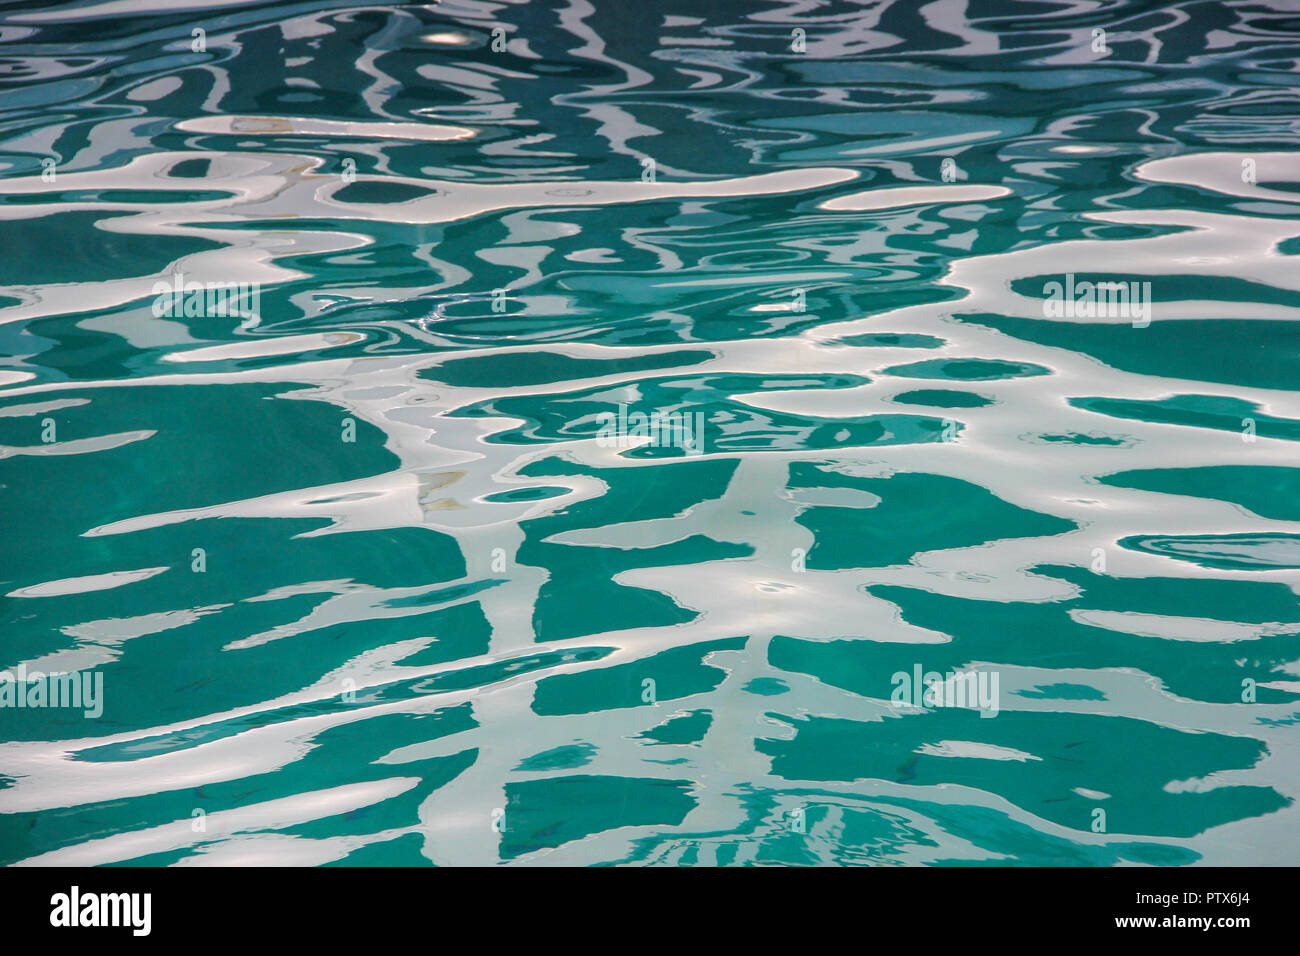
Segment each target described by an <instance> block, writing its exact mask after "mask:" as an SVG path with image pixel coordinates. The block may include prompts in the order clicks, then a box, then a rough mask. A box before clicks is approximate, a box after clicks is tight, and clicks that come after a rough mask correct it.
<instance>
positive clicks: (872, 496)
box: [0, 0, 1300, 866]
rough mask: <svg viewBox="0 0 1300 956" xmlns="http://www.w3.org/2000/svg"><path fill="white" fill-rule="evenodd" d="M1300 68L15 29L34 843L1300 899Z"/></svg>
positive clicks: (838, 20) (27, 805)
mask: <svg viewBox="0 0 1300 956" xmlns="http://www.w3.org/2000/svg"><path fill="white" fill-rule="evenodd" d="M196 31H199V32H197V33H196ZM1095 31H1105V32H1104V33H1101V34H1098V33H1095ZM1297 62H1300V11H1298V10H1297V9H1296V7H1295V5H1294V4H1288V3H1285V2H1281V0H1277V2H1275V3H1273V4H1269V3H1252V4H1231V5H1229V4H1218V3H1181V4H1177V5H1176V6H1172V7H1169V6H1166V5H1164V4H1139V3H1123V2H1117V3H1111V4H1107V5H1105V6H1098V7H1092V6H1087V5H1080V6H1076V7H1069V6H1068V5H1049V4H1025V3H1016V4H1011V3H1001V2H983V0H980V2H971V3H948V2H942V3H931V4H928V5H921V4H916V3H906V2H902V0H897V2H892V3H890V2H885V3H863V4H850V3H844V4H802V3H779V2H777V3H757V2H756V3H727V4H724V3H700V2H684V0H666V2H656V3H622V2H606V0H599V2H596V3H594V5H593V4H592V3H589V2H587V0H571V2H567V3H551V2H528V3H522V2H514V3H496V4H490V3H456V2H443V3H440V4H437V5H431V6H391V7H389V6H369V5H356V4H355V3H347V4H345V3H320V2H306V3H287V4H278V5H274V4H255V3H241V2H238V0H233V2H232V0H223V2H216V0H213V2H211V3H208V4H201V3H194V4H190V5H188V6H182V5H180V4H169V3H163V2H161V0H140V2H134V0H132V2H118V0H103V2H89V3H57V4H36V3H31V4H7V5H5V6H4V7H3V8H2V9H0V220H2V222H0V235H2V236H3V239H4V251H5V255H4V256H3V257H0V353H3V356H4V359H3V363H2V364H0V528H2V529H3V535H4V547H3V548H2V549H0V594H2V595H3V596H2V597H0V613H2V614H3V627H2V628H0V635H3V638H2V641H3V643H2V645H0V647H2V651H3V652H2V653H0V668H6V669H7V670H8V672H9V673H10V674H13V675H18V676H15V678H14V680H13V681H9V682H8V683H7V685H6V686H7V691H6V692H7V693H8V694H9V696H8V697H5V698H0V862H4V863H37V864H74V865H101V864H153V865H171V864H294V865H299V864H301V865H319V864H367V865H374V864H383V865H423V864H429V863H435V864H439V865H449V864H450V865H457V864H472V865H479V864H501V863H510V864H515V865H587V864H609V863H620V862H622V863H632V864H661V865H663V864H666V865H684V866H689V865H753V864H772V863H784V864H801V865H802V864H825V863H852V864H956V865H979V864H994V865H997V864H1066V865H1101V866H1108V865H1121V864H1134V863H1138V864H1161V865H1182V864H1193V863H1211V864H1280V863H1296V862H1297V860H1298V859H1300V846H1298V843H1300V840H1298V839H1297V836H1296V834H1297V832H1300V827H1298V824H1300V820H1298V819H1297V810H1296V802H1295V801H1296V797H1297V795H1298V794H1300V775H1298V773H1297V771H1298V770H1300V753H1298V752H1297V748H1300V733H1298V732H1297V728H1296V720H1297V717H1298V716H1300V711H1298V710H1297V701H1298V700H1300V696H1298V694H1300V604H1298V603H1297V592H1298V589H1300V574H1298V572H1300V505H1298V504H1297V500H1298V498H1297V493H1298V492H1300V468H1297V466H1296V447H1297V446H1296V444H1295V443H1296V442H1297V441H1298V440H1300V394H1297V391H1296V385H1297V372H1300V347H1298V343H1300V339H1298V338H1297V335H1296V333H1295V331H1294V330H1295V329H1296V328H1297V325H1296V323H1297V321H1300V268H1297V265H1296V262H1297V260H1296V258H1295V257H1296V256H1297V254H1300V225H1298V224H1297V222H1298V221H1297V218H1296V212H1297V203H1298V202H1300V173H1298V172H1297V171H1298V170H1300V163H1298V162H1297V157H1298V155H1300V154H1297V152H1296V142H1297V133H1298V132H1300V130H1298V126H1300V109H1298V107H1297V95H1296V93H1297V91H1296V86H1297V66H1296V64H1297ZM1087 282H1092V283H1117V282H1118V283H1124V284H1125V285H1124V289H1125V290H1126V293H1127V294H1129V295H1130V298H1129V299H1128V300H1124V301H1123V302H1121V300H1120V299H1118V298H1116V297H1111V298H1109V299H1107V298H1105V297H1103V298H1102V300H1096V299H1095V298H1094V299H1092V300H1087V299H1081V298H1079V297H1078V296H1077V295H1074V294H1073V292H1072V294H1071V295H1070V296H1069V298H1070V301H1069V302H1065V301H1064V300H1062V299H1060V298H1059V295H1061V294H1064V293H1057V292H1056V291H1054V290H1055V289H1064V288H1066V287H1067V286H1068V287H1069V288H1070V289H1071V290H1074V291H1077V290H1079V289H1080V288H1081V286H1080V283H1087ZM177 283H179V286H178V285H177ZM187 283H199V284H201V286H202V289H203V294H202V295H201V296H199V295H188V294H183V295H181V296H179V297H177V296H174V295H172V294H170V293H169V292H168V291H167V290H169V289H173V290H174V289H176V288H180V289H181V290H182V292H184V290H185V289H186V284H187ZM1053 283H1055V284H1056V286H1055V287H1054V286H1053V285H1052V284H1053ZM1144 283H1149V285H1144ZM227 284H236V286H237V287H236V288H233V289H232V288H230V287H228V285H227ZM240 284H242V287H240ZM1130 284H1131V285H1130ZM1107 288H1111V289H1112V291H1113V287H1109V286H1108V287H1107ZM1054 296H1057V298H1053V297H1054ZM173 300H175V301H173ZM1089 302H1091V303H1092V304H1091V305H1090V304H1089ZM1067 306H1068V308H1067ZM641 416H644V417H641ZM667 416H671V417H667ZM638 424H640V425H643V426H644V427H643V428H641V429H638ZM58 673H65V674H73V675H75V679H76V680H78V681H84V683H79V684H78V685H77V689H78V690H79V691H82V692H83V696H82V698H81V699H80V701H79V703H80V705H81V706H80V707H76V706H58V707H54V706H36V705H40V704H41V703H42V702H44V703H50V693H51V690H52V686H53V685H52V684H51V681H50V679H49V678H48V677H46V678H43V679H42V678H41V677H40V676H39V675H48V674H58ZM931 674H934V675H942V678H943V679H944V680H945V681H946V682H945V683H944V684H942V685H940V687H939V690H940V694H939V697H938V699H937V700H936V699H935V697H934V696H933V694H931V695H929V696H927V695H926V694H924V693H923V690H924V689H925V688H926V687H929V688H930V689H931V691H933V689H934V686H935V680H932V679H930V678H929V676H928V675H931ZM33 675H37V676H33ZM965 675H970V676H969V678H968V677H967V676H965ZM918 678H919V684H920V686H919V687H917V686H913V685H915V684H917V683H918ZM20 680H21V681H22V683H21V684H20V683H18V681H20ZM954 688H956V689H960V690H962V691H963V693H964V692H965V690H966V689H969V690H970V692H971V694H972V695H973V696H971V697H968V698H966V699H965V702H964V704H965V705H962V703H963V701H962V698H959V697H957V696H956V695H955V692H954ZM37 689H39V691H38V690H37ZM913 692H915V693H913ZM33 694H35V695H36V696H33ZM20 701H21V702H22V703H23V704H24V706H22V707H19V706H18V703H19V702H20ZM74 702H75V701H74ZM64 703H65V704H66V703H67V701H66V700H65V701H64ZM28 705H33V706H28Z"/></svg>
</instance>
